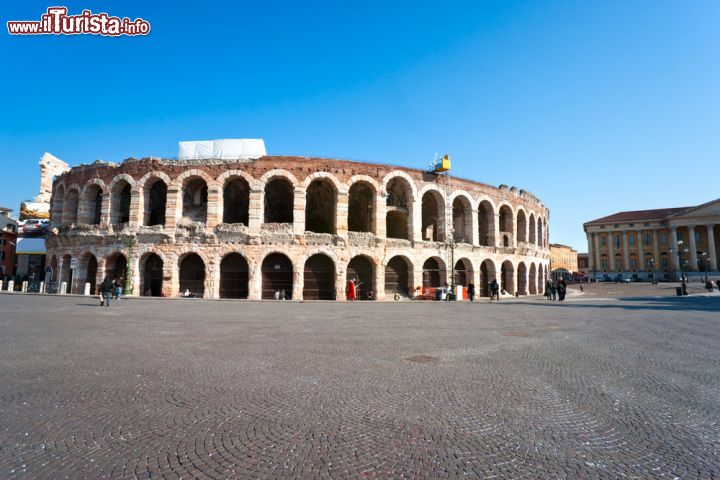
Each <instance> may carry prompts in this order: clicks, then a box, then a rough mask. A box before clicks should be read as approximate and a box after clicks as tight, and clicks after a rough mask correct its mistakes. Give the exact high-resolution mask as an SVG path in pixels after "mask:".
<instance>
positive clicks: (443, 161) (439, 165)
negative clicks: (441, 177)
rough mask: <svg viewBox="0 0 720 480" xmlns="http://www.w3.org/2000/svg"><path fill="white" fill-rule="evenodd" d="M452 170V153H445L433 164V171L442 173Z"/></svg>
mask: <svg viewBox="0 0 720 480" xmlns="http://www.w3.org/2000/svg"><path fill="white" fill-rule="evenodd" d="M448 170H450V155H445V156H443V157H442V158H438V159H437V160H435V165H433V172H435V173H440V172H446V171H448Z"/></svg>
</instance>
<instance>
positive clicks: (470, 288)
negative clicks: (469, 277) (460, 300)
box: [467, 283, 475, 302]
mask: <svg viewBox="0 0 720 480" xmlns="http://www.w3.org/2000/svg"><path fill="white" fill-rule="evenodd" d="M467 293H468V298H469V299H470V301H471V302H472V301H473V299H474V298H475V284H474V283H468V286H467Z"/></svg>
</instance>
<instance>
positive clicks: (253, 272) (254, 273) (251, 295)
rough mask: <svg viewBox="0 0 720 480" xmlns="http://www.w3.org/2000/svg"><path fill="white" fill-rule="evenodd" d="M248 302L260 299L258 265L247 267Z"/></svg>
mask: <svg viewBox="0 0 720 480" xmlns="http://www.w3.org/2000/svg"><path fill="white" fill-rule="evenodd" d="M248 268H249V272H248V300H260V299H262V270H261V267H260V265H248Z"/></svg>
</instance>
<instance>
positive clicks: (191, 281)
mask: <svg viewBox="0 0 720 480" xmlns="http://www.w3.org/2000/svg"><path fill="white" fill-rule="evenodd" d="M207 266H208V262H207V261H206V260H205V259H203V257H201V256H200V254H199V253H198V252H186V253H184V254H182V255H181V256H180V257H179V258H178V279H179V281H180V294H181V295H184V293H185V292H186V291H188V290H189V291H190V294H191V295H194V296H195V297H198V298H202V297H203V296H204V295H205V280H206V278H207V277H208V275H207V271H206V270H207Z"/></svg>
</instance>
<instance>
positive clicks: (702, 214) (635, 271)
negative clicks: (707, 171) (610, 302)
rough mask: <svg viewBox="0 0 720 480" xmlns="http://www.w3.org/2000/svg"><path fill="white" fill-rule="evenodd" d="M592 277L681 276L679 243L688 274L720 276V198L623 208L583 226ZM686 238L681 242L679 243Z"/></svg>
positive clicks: (676, 277)
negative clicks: (689, 203)
mask: <svg viewBox="0 0 720 480" xmlns="http://www.w3.org/2000/svg"><path fill="white" fill-rule="evenodd" d="M583 228H584V229H585V233H586V234H587V241H588V255H589V271H590V277H591V278H598V279H600V278H604V277H608V276H609V277H615V276H616V275H618V274H621V275H623V277H624V278H633V279H637V280H652V279H653V276H654V277H655V278H656V279H657V280H676V279H679V278H680V271H681V265H680V259H679V256H678V246H679V245H680V246H681V247H682V249H683V250H685V249H687V253H685V254H684V257H683V265H682V270H684V271H685V272H686V273H687V275H688V277H690V278H692V277H703V278H704V276H705V271H706V269H707V271H708V272H709V276H711V277H717V276H718V256H717V254H718V251H720V199H717V200H712V201H710V202H707V203H704V204H702V205H698V206H694V207H682V208H663V209H656V210H638V211H631V212H618V213H615V214H613V215H609V216H607V217H603V218H598V219H597V220H593V221H591V222H587V223H585V224H584V225H583ZM678 242H682V243H680V244H679V243H678Z"/></svg>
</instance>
